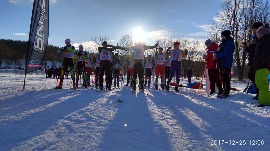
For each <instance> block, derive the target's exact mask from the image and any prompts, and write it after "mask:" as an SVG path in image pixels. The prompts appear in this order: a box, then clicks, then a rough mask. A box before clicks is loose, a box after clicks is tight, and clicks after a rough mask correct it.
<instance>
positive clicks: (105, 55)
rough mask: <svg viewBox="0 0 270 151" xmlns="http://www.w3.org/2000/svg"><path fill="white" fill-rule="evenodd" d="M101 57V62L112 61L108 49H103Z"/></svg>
mask: <svg viewBox="0 0 270 151" xmlns="http://www.w3.org/2000/svg"><path fill="white" fill-rule="evenodd" d="M99 56H100V60H111V53H110V51H108V50H106V49H102V50H101V52H100V55H99Z"/></svg>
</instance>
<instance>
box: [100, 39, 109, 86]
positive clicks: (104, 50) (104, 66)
mask: <svg viewBox="0 0 270 151" xmlns="http://www.w3.org/2000/svg"><path fill="white" fill-rule="evenodd" d="M98 50H99V53H100V61H101V62H100V72H99V89H100V90H103V76H104V73H105V76H106V89H107V90H109V91H110V90H111V80H112V75H111V67H112V66H111V58H112V54H111V52H112V51H113V49H112V48H109V47H108V45H107V41H104V42H103V43H102V47H99V48H98Z"/></svg>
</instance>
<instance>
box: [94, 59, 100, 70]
mask: <svg viewBox="0 0 270 151" xmlns="http://www.w3.org/2000/svg"><path fill="white" fill-rule="evenodd" d="M95 67H96V68H99V67H100V60H96V63H95Z"/></svg>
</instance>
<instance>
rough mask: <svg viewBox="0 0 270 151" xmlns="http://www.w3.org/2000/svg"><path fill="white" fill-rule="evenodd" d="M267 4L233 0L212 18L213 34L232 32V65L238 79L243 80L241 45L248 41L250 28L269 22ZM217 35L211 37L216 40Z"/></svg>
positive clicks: (243, 59) (223, 5)
mask: <svg viewBox="0 0 270 151" xmlns="http://www.w3.org/2000/svg"><path fill="white" fill-rule="evenodd" d="M268 3H269V2H266V3H264V2H263V1H262V0H233V1H224V2H223V3H222V7H221V8H222V10H221V11H220V12H219V13H218V14H217V16H216V17H215V18H214V26H213V27H214V28H215V32H218V31H219V32H220V31H222V30H225V29H228V30H230V31H232V37H233V38H234V41H235V54H234V65H236V68H237V73H238V79H239V80H243V79H244V70H245V66H246V59H247V54H246V52H245V51H244V49H243V48H242V47H241V43H242V42H244V41H247V40H249V39H250V37H251V36H250V33H249V32H248V30H249V28H250V26H251V25H252V24H253V23H254V22H256V21H261V22H267V21H269V4H268ZM218 34H219V33H214V32H213V33H211V34H210V35H211V37H212V38H213V39H214V38H215V39H217V36H216V35H218Z"/></svg>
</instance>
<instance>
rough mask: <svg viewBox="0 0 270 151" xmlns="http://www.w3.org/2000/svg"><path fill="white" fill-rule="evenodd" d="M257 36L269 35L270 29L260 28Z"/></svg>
mask: <svg viewBox="0 0 270 151" xmlns="http://www.w3.org/2000/svg"><path fill="white" fill-rule="evenodd" d="M257 34H261V35H267V34H270V29H269V28H266V27H260V28H259V29H258V30H257Z"/></svg>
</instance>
